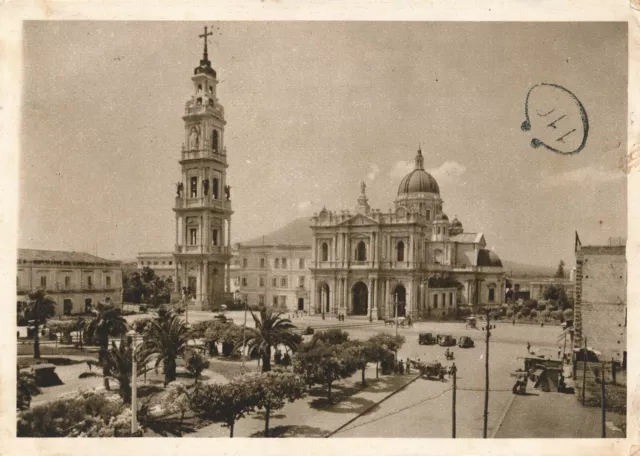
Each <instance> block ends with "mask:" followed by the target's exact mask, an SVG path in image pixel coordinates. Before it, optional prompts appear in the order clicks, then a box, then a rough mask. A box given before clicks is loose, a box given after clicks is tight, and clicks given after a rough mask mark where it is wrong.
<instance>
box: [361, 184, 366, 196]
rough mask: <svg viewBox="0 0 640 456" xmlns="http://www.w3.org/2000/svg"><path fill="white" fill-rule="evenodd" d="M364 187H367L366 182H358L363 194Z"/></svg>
mask: <svg viewBox="0 0 640 456" xmlns="http://www.w3.org/2000/svg"><path fill="white" fill-rule="evenodd" d="M366 189H367V184H365V183H364V181H362V182H360V190H362V194H363V195H364V192H365V190H366Z"/></svg>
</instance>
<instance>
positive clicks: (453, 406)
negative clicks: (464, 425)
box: [451, 363, 458, 439]
mask: <svg viewBox="0 0 640 456" xmlns="http://www.w3.org/2000/svg"><path fill="white" fill-rule="evenodd" d="M457 371H458V369H457V368H456V363H453V366H451V372H452V373H453V396H452V398H451V437H452V438H454V439H455V438H456V377H457Z"/></svg>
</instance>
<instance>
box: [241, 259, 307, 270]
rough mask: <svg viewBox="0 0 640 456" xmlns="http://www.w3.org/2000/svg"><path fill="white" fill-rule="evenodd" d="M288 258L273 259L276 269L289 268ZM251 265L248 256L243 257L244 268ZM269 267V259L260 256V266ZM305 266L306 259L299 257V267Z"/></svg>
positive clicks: (262, 267)
mask: <svg viewBox="0 0 640 456" xmlns="http://www.w3.org/2000/svg"><path fill="white" fill-rule="evenodd" d="M287 265H288V263H287V259H286V258H274V260H273V267H274V269H287ZM248 266H249V259H248V258H243V259H242V267H243V268H247V267H248ZM266 267H267V259H266V258H260V268H261V269H264V268H266ZM304 268H305V261H304V258H299V259H298V269H304Z"/></svg>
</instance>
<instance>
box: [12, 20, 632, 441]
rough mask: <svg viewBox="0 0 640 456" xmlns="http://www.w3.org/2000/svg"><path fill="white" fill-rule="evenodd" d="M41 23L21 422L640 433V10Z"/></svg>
mask: <svg viewBox="0 0 640 456" xmlns="http://www.w3.org/2000/svg"><path fill="white" fill-rule="evenodd" d="M23 33H24V54H25V60H24V62H25V63H24V65H25V75H26V77H25V86H24V94H23V97H24V106H25V109H24V111H23V114H22V116H23V118H22V133H21V147H22V148H23V151H24V152H23V154H22V156H21V163H20V173H21V174H20V185H21V188H20V193H19V198H20V217H19V219H20V226H19V242H18V250H17V258H16V260H17V261H16V270H15V277H16V297H17V298H16V302H17V306H16V317H17V318H16V321H17V325H16V326H17V328H16V333H17V371H16V382H17V407H16V423H17V436H18V437H144V438H152V437H195V438H198V437H199V438H203V437H204V438H230V437H231V438H238V437H255V438H300V437H307V438H309V437H311V438H331V439H341V438H356V437H360V438H375V437H382V438H446V439H450V438H456V439H468V438H475V439H483V438H484V439H491V438H492V439H514V438H541V439H542V438H625V437H626V436H627V253H628V252H627V250H626V242H627V239H626V237H627V206H626V202H627V195H626V175H625V174H624V173H623V172H621V171H620V161H621V160H623V159H624V157H625V154H626V142H627V138H626V119H627V105H626V103H627V99H626V94H627V82H628V81H627V54H626V43H627V29H626V24H625V23H614V22H601V23H557V24H553V23H542V22H540V23H524V24H523V25H517V24H515V23H507V22H504V23H488V22H487V23H480V22H478V23H444V22H443V23H436V22H413V23H400V22H398V23H392V22H389V23H376V22H320V21H318V22H304V21H300V22H290V23H285V22H281V23H277V22H232V21H228V22H225V21H220V22H214V23H191V22H175V23H174V22H171V23H170V22H149V23H143V22H118V21H114V22H109V23H107V22H93V21H77V22H74V23H72V22H56V21H27V22H25V23H24V30H23ZM151 37H164V38H162V39H160V38H151ZM505 37H506V38H505ZM534 44H535V46H534ZM594 55H595V56H596V57H594ZM525 68H526V71H524V69H525ZM604 81H606V84H605V83H604ZM43 90H44V91H45V92H43Z"/></svg>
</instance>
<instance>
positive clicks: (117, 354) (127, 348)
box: [102, 337, 133, 403]
mask: <svg viewBox="0 0 640 456" xmlns="http://www.w3.org/2000/svg"><path fill="white" fill-rule="evenodd" d="M132 364H133V363H132V345H131V343H128V342H127V341H126V340H125V338H124V337H121V338H120V345H119V346H116V343H115V342H114V341H111V349H110V350H108V351H107V353H106V354H105V357H104V359H103V361H102V365H103V369H104V374H105V375H106V376H107V377H110V378H113V379H114V380H116V381H117V382H118V385H119V386H118V394H120V397H121V398H122V400H123V401H124V402H126V403H130V402H131V372H132V367H133V366H132Z"/></svg>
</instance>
